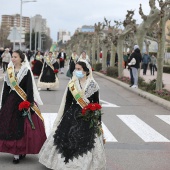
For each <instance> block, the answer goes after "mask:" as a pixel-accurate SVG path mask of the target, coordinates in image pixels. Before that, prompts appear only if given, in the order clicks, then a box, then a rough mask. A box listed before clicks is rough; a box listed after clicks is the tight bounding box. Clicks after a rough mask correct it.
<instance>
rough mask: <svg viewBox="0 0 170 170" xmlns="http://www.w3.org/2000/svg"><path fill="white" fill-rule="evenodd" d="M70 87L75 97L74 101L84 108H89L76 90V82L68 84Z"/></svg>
mask: <svg viewBox="0 0 170 170" xmlns="http://www.w3.org/2000/svg"><path fill="white" fill-rule="evenodd" d="M68 87H69V89H70V91H71V93H72V95H73V97H74V99H75V100H76V101H77V102H78V104H79V105H80V106H81V107H82V108H83V107H85V106H87V103H86V102H85V101H84V100H83V98H82V97H81V95H80V93H79V92H78V90H77V89H76V86H75V84H74V81H71V82H70V83H69V84H68Z"/></svg>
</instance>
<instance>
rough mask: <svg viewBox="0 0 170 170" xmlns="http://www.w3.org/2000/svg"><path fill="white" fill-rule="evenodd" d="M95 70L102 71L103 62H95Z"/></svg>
mask: <svg viewBox="0 0 170 170" xmlns="http://www.w3.org/2000/svg"><path fill="white" fill-rule="evenodd" d="M93 68H94V70H95V71H100V70H101V69H102V63H97V64H93Z"/></svg>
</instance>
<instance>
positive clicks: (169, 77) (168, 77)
mask: <svg viewBox="0 0 170 170" xmlns="http://www.w3.org/2000/svg"><path fill="white" fill-rule="evenodd" d="M123 73H124V76H126V77H130V73H129V70H128V69H124V71H123ZM140 77H142V78H143V79H145V81H146V82H147V83H148V82H149V81H150V80H153V79H156V78H157V72H155V75H154V76H151V74H150V70H147V72H146V75H143V70H140ZM163 83H164V85H165V86H164V88H165V89H167V90H169V91H170V74H167V73H163Z"/></svg>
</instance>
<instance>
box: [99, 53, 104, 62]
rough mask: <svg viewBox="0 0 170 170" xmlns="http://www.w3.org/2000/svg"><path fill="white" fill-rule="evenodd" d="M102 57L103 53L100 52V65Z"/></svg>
mask: <svg viewBox="0 0 170 170" xmlns="http://www.w3.org/2000/svg"><path fill="white" fill-rule="evenodd" d="M102 57H103V52H102V51H100V54H99V58H100V63H102Z"/></svg>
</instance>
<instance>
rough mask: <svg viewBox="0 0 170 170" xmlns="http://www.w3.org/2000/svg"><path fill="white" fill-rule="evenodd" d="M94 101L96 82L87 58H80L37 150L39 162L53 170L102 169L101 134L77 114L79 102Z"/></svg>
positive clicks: (102, 147) (96, 96) (97, 96)
mask: <svg viewBox="0 0 170 170" xmlns="http://www.w3.org/2000/svg"><path fill="white" fill-rule="evenodd" d="M78 98H79V99H78ZM98 102H99V86H98V84H97V83H96V81H95V80H94V79H93V76H92V69H91V67H90V65H89V63H88V62H87V61H85V60H80V61H79V62H77V63H76V67H75V71H74V73H73V78H72V80H70V82H69V83H68V87H67V88H66V90H65V93H64V96H63V99H62V102H61V105H60V109H59V112H58V115H57V118H56V120H55V122H54V125H53V130H52V132H51V134H50V136H49V137H48V139H47V140H46V142H45V143H44V145H43V147H42V149H41V151H40V154H39V162H40V163H41V164H43V165H45V166H46V167H47V168H50V169H54V170H71V169H74V170H95V169H96V170H97V169H98V170H105V169H106V158H105V151H104V146H103V137H102V135H98V134H97V133H96V131H95V128H94V127H92V128H90V121H85V120H83V119H82V118H80V113H81V111H82V108H83V105H85V104H87V103H98ZM98 123H99V124H101V117H100V118H99V119H98Z"/></svg>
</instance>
